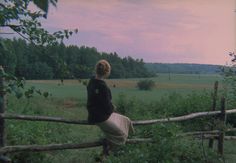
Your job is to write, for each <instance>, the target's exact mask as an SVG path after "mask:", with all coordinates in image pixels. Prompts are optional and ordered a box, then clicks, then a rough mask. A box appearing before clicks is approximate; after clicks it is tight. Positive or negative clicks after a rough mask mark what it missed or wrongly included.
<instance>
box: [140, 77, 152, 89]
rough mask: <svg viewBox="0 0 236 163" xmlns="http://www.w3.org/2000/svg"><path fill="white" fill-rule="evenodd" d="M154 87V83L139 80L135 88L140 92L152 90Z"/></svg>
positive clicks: (148, 80) (147, 80)
mask: <svg viewBox="0 0 236 163" xmlns="http://www.w3.org/2000/svg"><path fill="white" fill-rule="evenodd" d="M154 86H155V82H154V81H153V80H150V79H146V80H141V81H139V82H138V83H137V87H138V88H139V89H140V90H151V89H152V88H154Z"/></svg>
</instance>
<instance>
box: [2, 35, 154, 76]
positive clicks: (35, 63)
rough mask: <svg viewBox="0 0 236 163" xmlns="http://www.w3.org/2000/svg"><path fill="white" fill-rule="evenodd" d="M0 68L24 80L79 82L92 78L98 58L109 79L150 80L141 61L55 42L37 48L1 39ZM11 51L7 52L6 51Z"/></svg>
mask: <svg viewBox="0 0 236 163" xmlns="http://www.w3.org/2000/svg"><path fill="white" fill-rule="evenodd" d="M0 41H1V42H2V44H1V46H2V47H1V51H0V58H1V60H0V65H3V67H4V68H5V71H6V72H9V73H11V74H13V75H15V76H17V77H24V78H26V79H81V78H89V77H91V76H92V75H93V71H94V66H95V64H96V62H97V61H98V60H99V59H106V60H108V61H109V62H110V64H111V66H112V72H111V76H110V77H111V78H133V77H151V76H153V73H150V72H149V71H148V70H147V69H146V68H145V66H144V65H145V63H144V62H143V60H142V59H134V58H132V57H130V56H128V57H124V58H121V57H119V56H118V54H117V53H116V52H114V53H106V52H98V50H97V49H96V48H94V47H86V46H81V47H78V46H75V45H69V46H66V45H65V44H63V43H55V44H53V45H50V46H49V45H48V46H36V45H35V44H32V43H27V42H26V41H25V40H22V39H13V40H11V39H2V38H1V39H0ZM9 49H10V50H9Z"/></svg>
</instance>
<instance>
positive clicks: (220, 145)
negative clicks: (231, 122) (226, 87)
mask: <svg viewBox="0 0 236 163" xmlns="http://www.w3.org/2000/svg"><path fill="white" fill-rule="evenodd" d="M220 121H221V123H220V125H221V126H220V127H221V129H220V133H219V137H218V153H219V154H220V155H223V154H224V136H225V132H224V130H225V124H226V114H225V98H224V97H222V98H221V114H220Z"/></svg>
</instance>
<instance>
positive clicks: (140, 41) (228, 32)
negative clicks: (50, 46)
mask: <svg viewBox="0 0 236 163" xmlns="http://www.w3.org/2000/svg"><path fill="white" fill-rule="evenodd" d="M235 9H236V0H59V1H58V4H57V8H53V7H51V8H50V12H49V15H48V19H47V20H45V21H44V26H45V27H46V28H48V29H49V30H52V31H55V30H58V29H65V28H67V29H74V28H78V29H79V33H78V34H77V35H74V36H73V37H72V38H70V39H69V40H68V41H66V43H67V44H74V45H78V46H81V45H86V46H91V47H96V48H97V49H98V50H99V51H105V52H117V53H118V54H119V55H120V56H122V57H123V56H132V57H134V58H143V59H144V61H145V62H164V63H180V62H182V63H183V62H184V63H206V64H221V65H224V64H225V63H226V61H229V57H228V56H227V54H228V52H230V51H236V48H235V46H236V41H235V38H236V33H235V29H236V24H235V22H236V12H234V11H235Z"/></svg>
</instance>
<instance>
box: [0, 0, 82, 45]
mask: <svg viewBox="0 0 236 163" xmlns="http://www.w3.org/2000/svg"><path fill="white" fill-rule="evenodd" d="M56 2H57V0H33V1H32V0H4V1H3V2H1V3H0V27H1V28H2V29H3V31H4V29H5V28H10V29H11V30H13V31H14V32H16V33H18V34H19V35H20V36H22V37H23V38H24V39H26V40H28V41H29V42H32V43H34V44H37V45H48V44H53V43H56V42H58V41H63V39H64V38H69V36H71V35H72V34H73V32H75V33H77V32H78V30H77V29H75V30H74V31H70V30H63V31H57V32H54V33H49V32H48V31H47V30H45V29H44V28H43V27H42V25H41V23H40V20H41V19H46V18H47V13H48V6H49V4H53V5H54V6H55V5H56ZM32 3H33V4H35V5H36V6H37V7H38V9H35V10H33V9H31V8H30V7H29V6H30V5H31V4H32Z"/></svg>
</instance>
